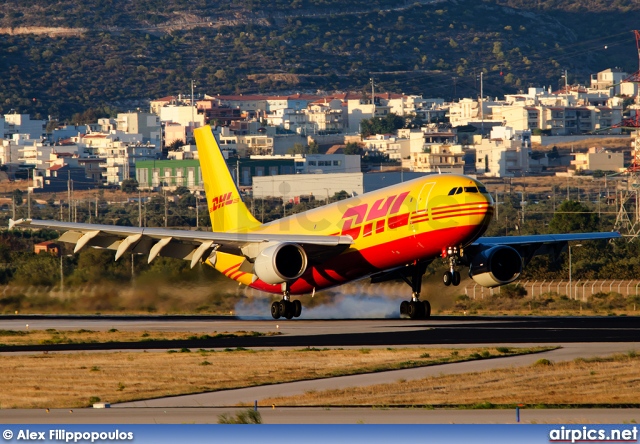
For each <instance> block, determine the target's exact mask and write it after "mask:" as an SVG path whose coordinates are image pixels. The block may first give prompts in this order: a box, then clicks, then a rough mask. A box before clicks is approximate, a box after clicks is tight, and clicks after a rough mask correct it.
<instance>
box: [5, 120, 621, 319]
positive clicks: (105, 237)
mask: <svg viewBox="0 0 640 444" xmlns="http://www.w3.org/2000/svg"><path fill="white" fill-rule="evenodd" d="M194 133H195V139H196V145H197V149H198V155H199V158H200V166H201V170H202V177H203V180H204V187H205V192H206V198H207V202H208V211H209V214H210V217H211V224H212V231H213V232H203V231H186V230H175V229H164V228H146V227H141V228H138V227H121V226H113V225H98V224H85V223H71V222H58V221H46V220H32V219H20V220H17V221H11V222H10V227H13V226H26V227H34V228H49V229H54V230H58V231H61V232H62V234H61V236H60V238H59V240H60V241H62V242H68V243H71V244H75V248H74V253H76V252H78V251H80V250H81V249H82V248H85V247H95V248H107V249H111V250H115V260H118V259H119V258H120V257H122V255H123V254H125V253H127V252H129V253H135V254H146V255H147V256H148V261H149V262H151V261H152V260H153V259H154V258H156V257H157V256H168V257H174V258H181V259H185V260H188V261H190V262H191V266H192V267H193V266H194V265H196V264H197V263H198V262H204V263H206V264H207V265H210V266H212V267H214V268H215V269H217V270H218V271H220V272H221V273H222V274H224V275H225V276H227V277H228V278H230V279H233V280H235V281H237V282H239V283H240V284H243V285H246V286H248V287H251V288H255V289H258V290H262V291H264V292H268V293H276V294H281V295H282V299H281V300H279V301H275V302H273V303H272V305H271V315H272V316H273V318H275V319H278V318H280V317H285V318H287V319H291V318H292V317H298V316H300V313H301V311H302V304H301V303H300V300H299V299H295V300H293V299H292V296H293V295H308V294H314V293H315V292H316V291H318V290H322V289H325V288H329V287H335V286H338V285H340V284H344V283H346V282H351V281H354V280H358V279H364V278H369V279H371V281H372V282H374V283H375V282H383V281H388V280H392V279H394V280H397V279H401V280H403V281H404V282H406V283H407V284H408V285H409V286H410V287H411V291H412V293H411V298H410V300H405V301H403V302H402V303H401V304H400V315H401V316H403V317H409V318H411V319H425V318H428V317H429V316H430V314H431V305H430V304H429V302H428V301H427V300H424V299H420V292H421V283H422V276H423V275H424V273H425V270H426V267H427V265H429V264H430V263H431V262H432V261H433V260H435V259H436V258H438V257H441V258H442V259H443V260H444V261H445V264H446V267H447V271H445V273H444V275H443V282H444V284H445V285H458V284H459V283H460V271H459V268H461V267H465V268H468V270H469V275H470V276H471V278H472V279H473V280H474V281H475V282H477V283H478V284H480V285H482V286H485V287H496V286H500V285H504V284H508V283H510V282H513V281H514V280H515V279H517V278H518V276H519V275H520V273H521V272H522V269H523V267H524V266H525V265H526V264H527V263H528V262H529V261H530V260H531V258H532V257H533V256H535V255H538V254H552V255H556V256H557V255H558V254H559V253H560V252H561V251H562V250H563V249H564V248H565V247H566V246H567V242H569V241H585V240H592V239H611V238H615V237H619V236H620V235H619V234H618V233H613V232H609V233H579V234H556V235H535V236H509V237H482V235H483V234H484V232H485V231H486V230H487V227H488V226H489V222H490V221H491V218H492V215H493V210H494V202H493V200H492V198H491V195H490V194H489V193H488V192H487V190H486V188H485V187H484V186H483V185H482V184H481V183H480V182H478V181H477V180H475V179H473V178H470V177H466V176H461V175H454V174H437V175H429V176H425V177H422V178H418V179H415V180H411V181H408V182H404V183H399V184H397V185H393V186H389V187H387V188H383V189H381V190H378V191H374V192H370V193H365V194H363V195H361V196H355V197H351V198H349V199H346V200H342V201H339V202H334V203H331V204H328V205H325V206H323V207H319V208H315V209H311V210H308V211H305V212H303V213H299V214H293V215H291V216H288V217H284V218H282V219H279V220H276V221H273V222H270V223H266V224H262V223H260V222H259V221H258V220H256V219H255V218H254V217H253V216H252V214H251V213H250V212H249V210H248V209H247V207H246V205H245V203H244V202H243V201H242V198H241V196H240V192H239V190H238V189H237V187H236V185H235V183H234V181H233V178H232V176H231V174H230V173H229V170H228V168H227V166H226V164H225V162H224V159H223V156H222V154H221V152H220V148H219V146H218V143H217V142H216V140H215V138H214V136H213V133H212V131H211V128H210V127H209V126H205V127H202V128H198V129H196V130H195V131H194ZM326 180H327V181H330V180H331V176H329V175H327V176H326Z"/></svg>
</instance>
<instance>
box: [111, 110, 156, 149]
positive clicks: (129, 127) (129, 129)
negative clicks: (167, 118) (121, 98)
mask: <svg viewBox="0 0 640 444" xmlns="http://www.w3.org/2000/svg"><path fill="white" fill-rule="evenodd" d="M116 125H117V129H118V130H119V131H122V132H124V133H126V134H140V135H142V142H143V143H147V142H148V143H150V144H152V145H155V146H158V147H159V146H160V144H161V143H162V127H161V126H160V118H159V117H158V116H157V115H155V114H151V113H142V112H135V113H119V114H118V117H117V119H116Z"/></svg>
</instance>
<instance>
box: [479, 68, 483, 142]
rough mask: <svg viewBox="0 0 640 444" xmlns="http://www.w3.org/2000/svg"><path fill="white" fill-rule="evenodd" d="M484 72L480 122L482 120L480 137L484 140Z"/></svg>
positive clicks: (481, 87)
mask: <svg viewBox="0 0 640 444" xmlns="http://www.w3.org/2000/svg"><path fill="white" fill-rule="evenodd" d="M483 74H484V73H483V72H482V71H480V120H481V122H482V123H481V128H480V137H482V138H484V106H483V101H484V89H483V88H484V83H483V80H482V76H483Z"/></svg>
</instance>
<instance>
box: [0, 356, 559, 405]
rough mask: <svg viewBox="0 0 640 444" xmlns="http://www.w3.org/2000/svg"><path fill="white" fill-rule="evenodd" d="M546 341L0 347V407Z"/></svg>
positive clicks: (151, 392) (333, 372)
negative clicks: (158, 348) (102, 349)
mask: <svg viewBox="0 0 640 444" xmlns="http://www.w3.org/2000/svg"><path fill="white" fill-rule="evenodd" d="M548 349H549V348H540V347H536V348H511V349H503V348H498V349H495V348H494V349H490V348H469V349H460V350H453V351H452V350H451V349H433V348H397V349H396V348H386V349H385V348H376V349H359V350H342V349H314V348H305V349H298V350H244V349H227V350H224V351H212V350H201V351H189V350H188V349H186V350H185V349H183V350H173V351H170V352H153V353H146V352H139V353H131V352H110V353H70V354H67V353H44V354H32V355H21V354H20V355H0V372H1V373H2V375H3V377H2V378H1V379H0V393H1V395H0V408H69V407H83V406H88V405H91V404H92V403H94V402H98V401H103V402H112V403H115V402H123V401H132V400H138V399H148V398H154V397H162V396H171V395H179V394H188V393H201V392H208V391H215V390H222V389H231V388H240V387H247V386H257V385H265V384H275V383H280V382H287V381H297V380H307V379H316V378H326V377H332V376H340V375H350V374H361V373H371V372H378V371H385V370H395V369H402V368H413V367H421V366H428V365H436V364H442V363H448V362H458V361H467V360H474V359H486V358H491V357H498V356H510V355H515V354H523V353H532V352H539V351H543V350H548Z"/></svg>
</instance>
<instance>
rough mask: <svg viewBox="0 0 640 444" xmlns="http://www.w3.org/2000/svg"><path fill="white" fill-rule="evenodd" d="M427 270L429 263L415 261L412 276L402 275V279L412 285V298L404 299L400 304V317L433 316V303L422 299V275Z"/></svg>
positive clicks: (419, 317) (422, 317) (417, 317)
mask: <svg viewBox="0 0 640 444" xmlns="http://www.w3.org/2000/svg"><path fill="white" fill-rule="evenodd" d="M426 270H427V264H424V263H419V262H417V263H414V264H413V273H412V274H411V276H406V275H404V274H402V275H401V277H402V279H403V280H404V281H405V282H406V283H407V284H409V285H410V286H411V290H412V293H411V300H410V301H402V303H401V304H400V317H404V316H408V317H410V318H411V319H427V318H428V317H429V316H431V304H430V303H429V301H426V300H425V301H421V300H420V290H421V289H422V275H424V273H425V271H426Z"/></svg>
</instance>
